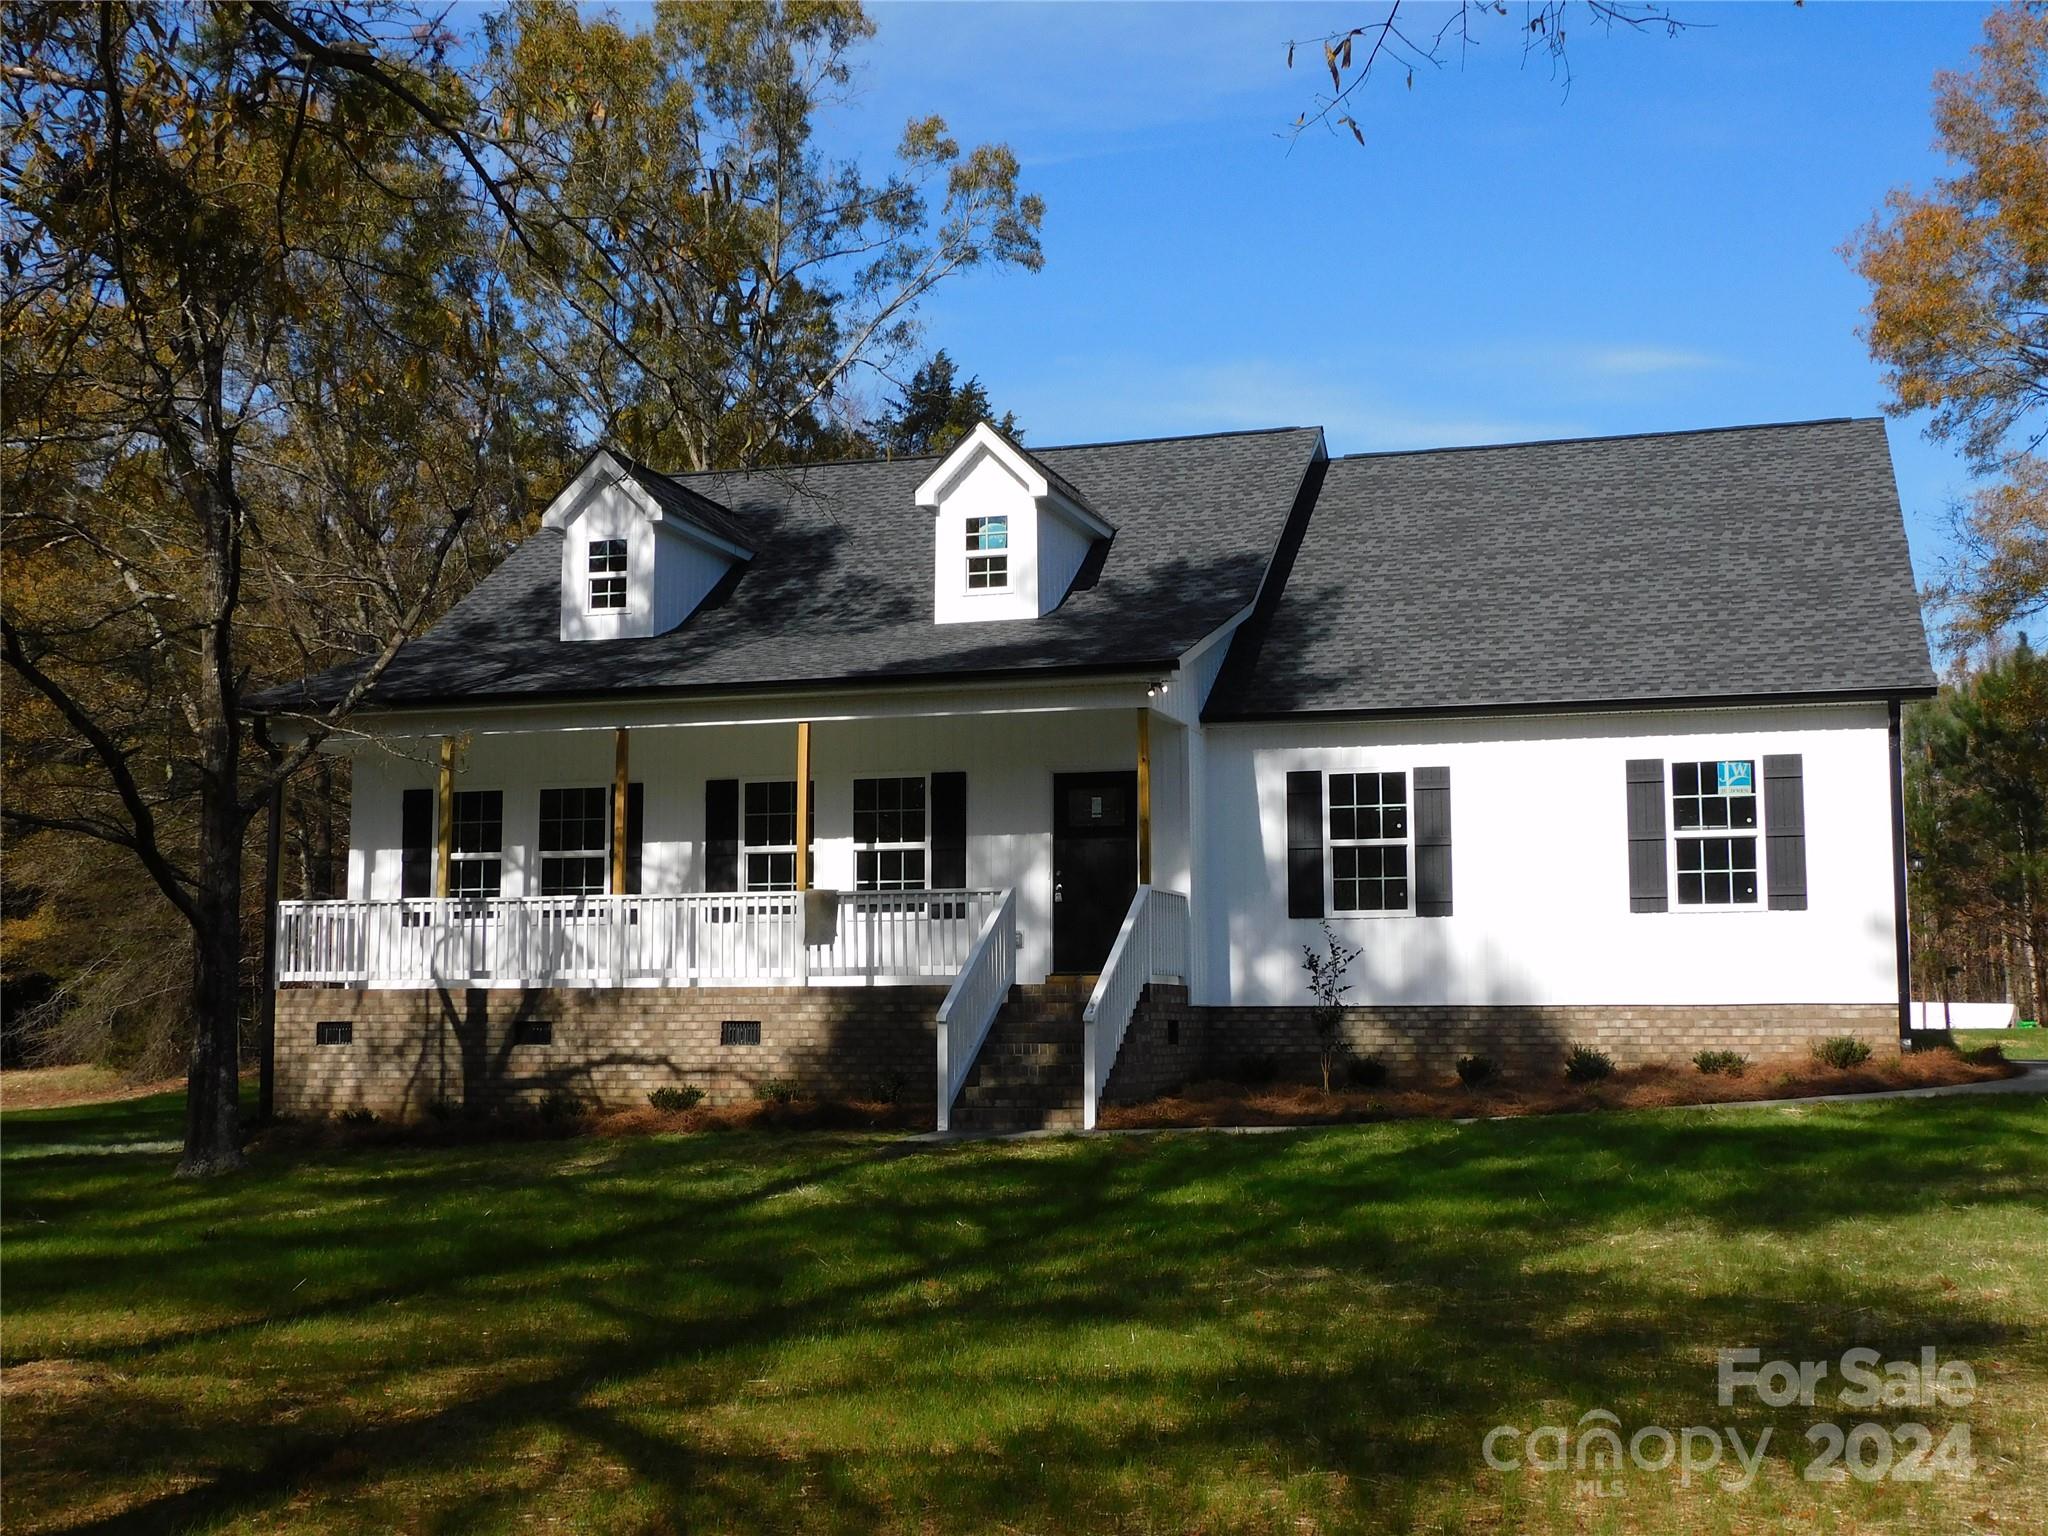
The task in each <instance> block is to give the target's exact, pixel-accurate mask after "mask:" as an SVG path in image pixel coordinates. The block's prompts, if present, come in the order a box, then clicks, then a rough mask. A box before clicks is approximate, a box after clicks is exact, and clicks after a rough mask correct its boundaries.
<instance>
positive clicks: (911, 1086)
mask: <svg viewBox="0 0 2048 1536" xmlns="http://www.w3.org/2000/svg"><path fill="white" fill-rule="evenodd" d="M945 995H946V992H945V988H943V987H874V988H868V987H813V988H808V989H806V988H802V987H766V988H748V989H744V990H743V989H739V988H732V989H727V988H721V987H702V988H697V987H626V988H619V989H586V988H560V989H548V990H531V991H522V990H510V989H506V990H495V989H486V988H451V989H447V990H439V989H421V990H415V991H375V990H363V989H355V988H333V987H291V988H286V989H284V990H282V991H280V992H279V993H278V994H277V1107H278V1110H279V1111H280V1112H281V1113H284V1114H299V1115H304V1114H325V1113H332V1112H334V1111H338V1110H343V1109H351V1108H356V1107H362V1108H366V1109H371V1110H374V1111H376V1112H377V1113H378V1114H379V1115H383V1116H385V1117H387V1118H408V1117H416V1116H418V1115H421V1114H424V1113H425V1112H426V1110H427V1108H428V1106H429V1105H431V1104H433V1103H435V1102H436V1101H439V1102H441V1103H445V1104H448V1105H451V1106H455V1107H458V1108H468V1109H472V1110H490V1109H494V1108H498V1107H500V1106H503V1105H506V1104H511V1103H519V1102H528V1103H530V1102H534V1101H537V1100H538V1099H539V1098H540V1097H541V1096H542V1095H544V1094H546V1093H548V1092H550V1091H553V1090H556V1089H561V1090H565V1091H567V1092H569V1093H571V1094H573V1095H575V1096H576V1097H577V1098H578V1099H580V1100H582V1101H584V1102H586V1103H592V1104H605V1105H616V1106H630V1105H640V1104H645V1103H646V1102H647V1095H648V1093H649V1092H650V1091H651V1090H653V1089H655V1088H659V1087H662V1086H664V1085H667V1084H682V1083H695V1084H697V1085H698V1086H699V1087H701V1088H703V1089H704V1091H705V1095H706V1097H707V1099H708V1100H709V1101H710V1102H712V1103H726V1102H731V1101H734V1100H739V1099H749V1098H752V1097H753V1096H754V1089H755V1087H756V1086H757V1085H758V1084H760V1083H762V1082H763V1081H766V1080H767V1079H769V1078H789V1079H792V1080H794V1081H795V1082H796V1084H797V1085H798V1088H799V1090H800V1091H801V1092H803V1093H805V1094H817V1095H820V1096H824V1097H833V1098H863V1099H865V1098H875V1097H877V1096H880V1095H882V1094H884V1093H886V1092H888V1091H890V1090H893V1091H894V1092H895V1093H896V1094H897V1095H898V1096H899V1097H901V1098H903V1099H904V1100H905V1101H907V1102H918V1101H920V1100H924V1099H929V1097H930V1095H931V1092H932V1074H933V1070H934V1051H935V1046H934V1042H933V1038H932V1032H933V1029H934V1028H935V1025H934V1023H933V1020H934V1018H935V1017H936V1015H937V1013H938V1008H939V1004H940V1003H941V1002H942V1001H943V1000H944V999H945ZM726 1020H756V1021H758V1022H759V1023H760V1026H761V1043H760V1044H759V1045H721V1044H720V1043H719V1034H720V1025H721V1024H722V1023H723V1022H724V1021H726ZM323 1021H332V1022H336V1023H341V1022H345V1023H347V1024H348V1025H349V1026H350V1029H351V1032H352V1035H353V1038H352V1039H351V1040H350V1042H349V1043H348V1044H346V1045H319V1044H317V1043H315V1042H316V1038H317V1027H318V1025H319V1024H320V1023H321V1022H323ZM534 1021H545V1022H546V1023H548V1024H550V1025H552V1026H553V1042H552V1043H551V1044H548V1045H521V1044H515V1043H514V1038H515V1032H516V1030H517V1028H518V1026H519V1025H520V1024H522V1023H527V1022H534Z"/></svg>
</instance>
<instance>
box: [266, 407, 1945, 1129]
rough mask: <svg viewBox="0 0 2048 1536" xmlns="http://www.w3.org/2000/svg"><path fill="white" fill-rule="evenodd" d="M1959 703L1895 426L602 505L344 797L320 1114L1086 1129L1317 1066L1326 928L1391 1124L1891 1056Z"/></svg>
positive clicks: (1034, 458)
mask: <svg viewBox="0 0 2048 1536" xmlns="http://www.w3.org/2000/svg"><path fill="white" fill-rule="evenodd" d="M347 681H348V675H347V674H346V673H345V672H344V673H334V674H327V675H323V676H321V677H317V678H313V679H309V680H308V681H307V682H306V683H304V684H300V685H295V686H294V687H292V688H289V689H284V690H278V691H275V692H273V693H272V694H271V695H269V696H267V697H266V698H264V699H262V700H260V701H259V704H260V707H261V708H263V709H264V710H265V711H267V712H268V713H269V714H270V716H271V717H272V724H273V728H275V729H276V730H278V731H280V732H286V733H288V732H289V730H290V727H291V719H292V712H293V710H294V709H295V708H296V709H303V708H305V707H306V706H307V705H308V704H310V703H317V702H318V701H319V700H321V699H324V698H328V697H331V696H332V693H333V691H334V690H335V689H337V688H339V687H342V686H345V685H346V683H347ZM1933 686H1934V679H1933V675H1932V671H1931V669H1930V666H1929V662H1928V653H1927V646H1926V640H1925V636H1924V633H1923V631H1922V628H1921V624H1920V618H1919V608H1918V603H1917V601H1916V597H1915V591H1914V585H1913V577H1912V571H1911V568H1910V565H1909V563H1908V559H1907V551H1906V541H1905V537H1904V533H1903V529H1902V526H1901V518H1900V510H1899V503H1898V497H1897V492H1896V490H1895V488H1894V485H1893V481H1892V475H1891V467H1890V459H1889V455H1888V452H1887V448H1886V442H1885V435H1884V429H1883V426H1882V424H1881V423H1880V422H1878V421H1875V420H1837V421H1816V422H1802V423H1793V424H1787V425H1778V426H1762V427H1741V428H1731V429H1722V430H1712V431H1699V432H1681V433H1667V434H1656V435H1648V436H1635V437H1611V438H1598V439H1584V440H1576V441H1564V442H1538V443H1526V444H1517V445H1511V446H1502V447H1484V448H1464V449H1450V450H1442V451H1435V452H1412V453H1383V454H1369V455H1362V456H1357V457H1345V458H1335V459H1333V458H1330V457H1329V456H1328V454H1327V453H1326V451H1325V447H1324V442H1323V435H1322V433H1321V431H1320V430H1319V429H1316V428H1312V427H1310V428H1290V429H1283V430H1273V431H1262V432H1233V433H1223V434H1217V435H1210V436H1201V437H1181V438H1166V439H1158V440H1150V441H1142V442H1119V443H1100V444H1090V445H1084V446H1077V447H1065V448H1044V449H1037V450H1033V451H1027V450H1026V449H1025V448H1023V447H1021V446H1020V445H1018V444H1017V443H1015V442H1011V441H1009V440H1007V439H1005V438H1004V437H1003V436H1002V435H1001V434H999V433H998V432H996V431H995V430H994V429H992V428H990V427H989V426H986V425H983V426H981V427H979V428H977V429H976V430H975V431H974V433H973V434H972V435H971V436H969V437H968V438H967V439H966V440H964V441H963V442H962V443H961V444H960V445H959V446H958V447H957V448H955V449H954V450H953V451H952V452H951V453H949V454H946V455H945V456H944V457H943V458H922V459H898V460H893V461H874V462H845V463H829V464H815V465H809V466H804V467H800V468H794V469H777V470H762V471H759V472H755V473H747V474H737V473H736V474H703V475H683V476H668V475H663V474H660V473H657V472H655V471H653V470H651V469H649V468H648V467H646V466H645V465H642V464H639V463H636V462H634V461H632V460H631V459H628V458H627V457H625V456H624V455H622V454H619V453H615V452H609V451H599V452H597V453H594V454H593V455H592V457H591V458H590V460H589V462H588V463H586V464H585V465H584V466H583V468H582V470H581V472H580V473H579V474H577V476H576V477H575V479H574V480H573V481H572V482H571V483H570V484H569V485H568V486H567V487H566V488H564V489H563V490H562V492H561V493H560V495H559V496H557V497H556V499H555V501H554V503H553V504H552V505H551V506H550V508H549V509H548V512H547V514H546V517H545V520H544V523H543V526H542V529H541V531H540V532H539V533H537V534H536V535H535V536H534V537H532V538H531V539H530V540H528V541H527V542H526V543H524V544H523V545H521V546H520V547H519V548H518V549H517V550H515V551H514V552H513V553H512V555H511V556H510V557H509V558H508V559H507V560H506V561H505V562H504V564H503V565H502V567H501V568H500V569H498V570H497V571H495V572H494V573H493V574H492V575H491V576H489V577H488V578H487V579H486V580H485V581H484V582H482V583H481V584H480V585H479V586H478V587H477V588H476V589H475V590H474V591H473V592H471V593H470V594H469V595H468V596H467V597H466V598H464V599H463V600H462V602H460V603H459V604H458V605H456V607H455V608H454V609H453V610H452V611H451V612H450V613H449V614H448V616H447V617H446V618H445V619H443V620H442V621H441V622H440V623H439V624H438V625H436V626H434V627H433V628H432V629H431V630H430V631H429V632H427V633H426V634H424V635H422V636H421V637H419V638H418V639H416V640H414V641H413V642H411V643H410V644H408V645H407V646H405V647H404V649H403V650H402V651H401V652H400V653H399V655H398V657H397V658H396V660H395V661H394V662H393V664H392V665H391V667H390V668H389V670H388V672H387V673H386V674H385V676H384V677H383V678H382V679H381V680H380V681H379V682H378V683H377V685H376V687H375V688H374V690H373V691H372V692H371V694H370V695H369V700H368V704H367V706H366V707H365V708H364V709H363V710H362V712H361V713H360V714H359V715H358V716H357V717H356V718H355V720H354V723H353V728H352V733H351V735H350V736H349V737H348V738H347V739H346V740H345V741H342V742H338V743H337V745H336V747H335V750H338V751H346V752H348V753H349V754H351V756H352V760H353V761H352V775H353V778H352V813H351V815H352V820H351V827H350V842H349V863H348V870H349V875H348V895H347V897H346V899H342V900H326V901H293V902H285V903H282V904H281V905H280V907H279V910H278V915H277V924H278V930H277V983H278V990H277V992H276V995H275V1019H276V1022H275V1030H276V1046H275V1052H276V1073H277V1085H278V1097H279V1103H280V1107H282V1108H284V1109H287V1110H298V1111H317V1110H321V1109H326V1108H338V1107H342V1106H347V1105H355V1104H364V1105H367V1106H369V1107H371V1108H373V1109H376V1110H378V1111H380V1112H384V1113H411V1112H417V1111H419V1110H420V1109H422V1108H424V1107H426V1106H428V1105H430V1104H433V1103H434V1102H435V1101H446V1102H449V1103H458V1102H467V1103H471V1104H483V1103H490V1102H495V1101H497V1100H500V1099H503V1098H505V1097H508V1096H515V1097H516V1096H520V1095H532V1094H535V1093H538V1092H541V1091H544V1090H546V1089H550V1088H567V1089H569V1090H570V1091H573V1092H575V1093H578V1094H580V1095H584V1096H586V1097H592V1098H598V1099H610V1100H615V1101H622V1102H638V1101H640V1100H641V1099H642V1098H643V1097H644V1095H645V1093H646V1092H647V1091H649V1090H650V1089H652V1088H654V1087H657V1086H660V1085H662V1084H665V1083H680V1082H695V1083H697V1084H699V1085H701V1086H702V1087H704V1088H705V1089H706V1090H707V1091H708V1092H710V1093H711V1094H712V1095H713V1096H714V1097H719V1096H726V1097H730V1096H743V1095H746V1094H748V1093H750V1092H751V1091H752V1089H753V1088H754V1087H755V1086H757V1085H758V1084H759V1083H760V1082H762V1081H763V1080H766V1079H771V1078H787V1079H794V1080H795V1081H796V1082H797V1083H798V1084H799V1085H800V1086H803V1087H808V1088H815V1089H816V1090H818V1091H821V1092H828V1093H836V1094H845V1095H868V1094H873V1093H878V1092H900V1093H904V1094H911V1095H917V1096H919V1097H922V1096H925V1095H930V1096H931V1097H932V1099H933V1100H934V1101H935V1103H936V1106H937V1112H938V1116H939V1120H940V1123H941V1124H942V1125H947V1124H950V1125H952V1126H955V1127H960V1126H968V1125H980V1126H995V1125H1018V1124H1041V1123H1049V1124H1060V1123H1082V1124H1092V1123H1093V1121H1094V1116H1095V1113H1096V1110H1097V1108H1098V1106H1099V1105H1100V1104H1101V1103H1102V1102H1103V1101H1104V1100H1105V1099H1110V1098H1115V1097H1119V1096H1122V1097H1131V1096H1139V1095H1146V1094H1150V1093H1153V1092H1156V1091H1158V1090H1159V1089H1160V1088H1162V1087H1163V1086H1165V1085H1169V1084H1172V1083H1174V1082H1177V1081H1180V1080H1183V1079H1187V1078H1191V1077H1198V1076H1200V1075H1203V1074H1205V1073H1212V1072H1218V1071H1230V1070H1234V1069H1236V1068H1238V1067H1239V1066H1241V1065H1245V1064H1249V1065H1251V1066H1254V1067H1257V1068H1261V1069H1263V1068H1265V1067H1267V1066H1270V1065H1278V1066H1280V1067H1282V1068H1286V1067H1288V1066H1289V1065H1290V1064H1293V1063H1298V1062H1301V1061H1303V1060H1305V1058H1307V1057H1308V1056H1309V1055H1310V1054H1311V1053H1312V1052H1313V1050H1314V1048H1315V1037H1314V1032H1313V1027H1312V1021H1311V1018H1310V1014H1309V1010H1308V1008H1307V1006H1306V1005H1307V1002H1308V997H1307V994H1306V991H1305V989H1304V976H1303V971H1302V967H1301V959H1302V947H1303V946H1304V945H1305V944H1307V945H1318V944H1320V943H1321V942H1322V938H1323V925H1324V924H1325V923H1326V922H1327V923H1328V924H1329V925H1330V927H1331V928H1332V930H1333V931H1335V932H1336V933H1337V934H1338V935H1339V937H1340V938H1341V939H1342V940H1343V941H1344V942H1345V943H1347V944H1349V945H1351V946H1354V947H1356V948H1357V949H1358V950H1359V951H1360V954H1359V956H1358V959H1357V960H1356V961H1355V963H1354V964H1353V966H1352V968H1351V971H1350V976H1351V979H1352V983H1353V986H1352V990H1351V993H1350V996H1349V1007H1348V1008H1347V1011H1346V1015H1345V1023H1344V1030H1345V1037H1346V1040H1347V1042H1348V1045H1349V1048H1350V1049H1352V1050H1353V1051H1356V1052H1359V1053H1370V1054H1376V1055H1378V1056H1380V1057H1382V1058H1384V1059H1385V1060H1386V1061H1387V1062H1388V1063H1389V1065H1390V1066H1391V1067H1392V1068H1393V1070H1394V1071H1395V1073H1396V1074H1400V1073H1402V1072H1417V1073H1421V1072H1429V1073H1435V1072H1441V1071H1445V1070H1448V1068H1449V1067H1450V1066H1451V1064H1452V1063H1453V1062H1454V1061H1455V1059H1456V1058H1457V1057H1459V1056H1461V1055H1465V1054H1484V1055H1488V1056H1491V1057H1494V1058H1495V1059H1496V1060H1498V1061H1500V1062H1502V1063H1503V1064H1506V1065H1511V1066H1512V1065H1519V1066H1523V1067H1527V1068H1530V1069H1533V1070H1543V1071H1549V1070H1554V1069H1555V1067H1556V1065H1557V1063H1558V1062H1559V1061H1560V1060H1561V1057H1562V1054H1563V1052H1564V1051H1565V1049H1566V1047H1567V1045H1568V1043H1570V1042H1575V1041H1585V1042H1589V1043H1592V1044H1596V1045H1599V1046H1601V1047H1603V1048H1605V1049H1607V1050H1608V1051H1610V1052H1611V1053H1612V1054H1613V1055H1614V1056H1615V1058H1616V1059H1617V1060H1618V1061H1621V1062H1623V1063H1631V1062H1641V1061H1649V1060H1658V1059H1680V1060H1682V1059H1684V1058H1687V1057H1690V1056H1691V1055H1692V1054H1693V1053H1694V1052H1695V1051H1697V1050H1699V1049H1702V1048H1705V1047H1729V1048H1733V1049H1736V1050H1740V1051H1743V1052H1744V1053H1746V1054H1748V1055H1751V1056H1753V1057H1762V1056H1768V1055H1772V1054H1776V1053H1791V1052H1803V1051H1805V1049H1806V1048H1807V1046H1808V1044H1809V1042H1810V1041H1811V1040H1812V1039H1814V1038H1817V1037H1820V1036H1825V1035H1833V1034H1855V1035H1859V1036H1862V1037H1865V1038H1867V1039H1869V1040H1870V1041H1871V1042H1872V1043H1873V1044H1882V1045H1885V1046H1887V1047H1890V1048H1896V1044H1897V1042H1898V1041H1899V1040H1900V1039H1901V1038H1902V1037H1903V1034H1904V1030H1905V1027H1906V1023H1907V1018H1906V1012H1905V1009H1906V1003H1905V999H1906V998H1907V992H1906V990H1905V988H1906V978H1907V974H1908V971H1907V956H1906V925H1905V911H1904V884H1903V868H1904V864H1903V857H1902V851H1901V850H1902V831H1901V828H1902V818H1901V810H1900V780H1899V708H1900V702H1901V700H1903V699H1907V698H1911V697H1915V696H1919V695H1924V694H1927V693H1929V692H1931V691H1932V689H1933ZM800 834H801V835H800Z"/></svg>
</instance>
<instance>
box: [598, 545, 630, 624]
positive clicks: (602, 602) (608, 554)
mask: <svg viewBox="0 0 2048 1536" xmlns="http://www.w3.org/2000/svg"><path fill="white" fill-rule="evenodd" d="M625 606H626V541H625V540H624V539H592V540H591V541H590V611H591V612H592V613H604V612H610V611H612V610H614V609H622V608H624V607H625Z"/></svg>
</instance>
